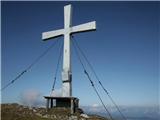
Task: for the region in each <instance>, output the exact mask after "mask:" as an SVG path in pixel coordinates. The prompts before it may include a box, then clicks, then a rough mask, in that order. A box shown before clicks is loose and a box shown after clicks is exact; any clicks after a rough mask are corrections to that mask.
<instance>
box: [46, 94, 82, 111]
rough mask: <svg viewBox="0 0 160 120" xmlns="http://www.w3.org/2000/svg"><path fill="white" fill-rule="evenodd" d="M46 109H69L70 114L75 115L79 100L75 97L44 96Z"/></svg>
mask: <svg viewBox="0 0 160 120" xmlns="http://www.w3.org/2000/svg"><path fill="white" fill-rule="evenodd" d="M44 98H45V99H46V108H47V110H48V109H50V108H70V110H71V114H73V113H75V112H76V110H77V109H78V107H79V99H78V98H76V97H52V96H44Z"/></svg>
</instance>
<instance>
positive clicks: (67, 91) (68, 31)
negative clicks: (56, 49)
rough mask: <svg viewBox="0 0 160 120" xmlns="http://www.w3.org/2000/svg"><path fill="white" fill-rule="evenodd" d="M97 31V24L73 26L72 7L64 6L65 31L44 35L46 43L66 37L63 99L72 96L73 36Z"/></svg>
mask: <svg viewBox="0 0 160 120" xmlns="http://www.w3.org/2000/svg"><path fill="white" fill-rule="evenodd" d="M95 29H96V22H95V21H92V22H88V23H85V24H81V25H77V26H72V6H71V5H66V6H64V29H59V30H54V31H48V32H43V33H42V39H43V40H44V41H46V40H49V39H51V38H55V37H59V36H63V35H64V48H63V69H62V82H63V84H62V97H71V96H72V71H71V41H70V39H71V35H72V34H74V33H79V32H86V31H92V30H95Z"/></svg>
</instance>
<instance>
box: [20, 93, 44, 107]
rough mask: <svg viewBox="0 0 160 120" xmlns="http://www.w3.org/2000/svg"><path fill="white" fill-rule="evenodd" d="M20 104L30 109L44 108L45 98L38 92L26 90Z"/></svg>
mask: <svg viewBox="0 0 160 120" xmlns="http://www.w3.org/2000/svg"><path fill="white" fill-rule="evenodd" d="M20 103H22V104H23V105H27V106H30V107H33V106H34V107H40V106H44V104H45V102H44V98H43V96H42V94H41V93H40V92H39V91H37V90H26V91H24V92H22V93H21V94H20Z"/></svg>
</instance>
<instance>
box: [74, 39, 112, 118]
mask: <svg viewBox="0 0 160 120" xmlns="http://www.w3.org/2000/svg"><path fill="white" fill-rule="evenodd" d="M73 47H74V48H75V51H76V54H77V56H78V60H79V62H80V63H81V65H82V67H83V70H84V73H85V75H86V76H87V78H88V80H89V81H90V83H91V85H92V87H93V89H94V91H95V93H96V95H97V96H98V98H99V100H100V101H101V104H102V105H103V107H104V109H105V111H106V112H107V114H108V115H109V117H110V119H111V120H113V117H112V115H111V113H110V112H109V110H108V109H107V107H106V105H105V104H104V102H103V100H102V98H101V96H100V94H99V92H98V91H97V89H96V87H95V85H94V82H93V81H92V79H91V77H90V76H89V74H88V72H87V71H86V68H85V66H84V64H83V62H82V60H81V57H80V55H79V52H78V50H77V48H76V46H75V44H74V42H73Z"/></svg>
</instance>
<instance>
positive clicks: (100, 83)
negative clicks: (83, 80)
mask: <svg viewBox="0 0 160 120" xmlns="http://www.w3.org/2000/svg"><path fill="white" fill-rule="evenodd" d="M72 38H73V39H74V40H73V43H74V42H75V43H74V44H75V46H76V47H77V48H78V50H79V52H80V53H81V55H82V56H83V58H84V59H85V60H86V62H87V64H88V66H89V67H90V69H91V70H92V72H93V74H94V75H95V77H96V79H97V81H98V83H99V85H100V86H101V88H102V89H103V90H104V92H105V93H106V94H107V96H108V97H109V99H110V100H111V102H112V103H113V104H114V106H115V107H116V109H117V110H118V112H119V113H120V115H121V117H122V118H123V119H124V120H127V118H126V117H125V116H124V114H123V113H122V112H121V110H120V108H119V106H118V105H117V104H116V102H115V101H114V100H113V98H112V96H111V95H110V94H109V92H108V90H107V89H106V88H105V87H104V86H103V84H102V82H101V81H100V79H99V77H98V75H97V74H96V72H95V70H94V68H93V66H92V65H91V63H90V62H89V60H88V59H87V57H86V55H85V54H84V52H83V51H82V49H81V48H80V46H79V44H78V42H77V41H76V39H75V38H74V36H72ZM78 50H76V51H78ZM77 55H79V54H78V53H77ZM78 58H79V59H80V55H79V57H78ZM80 63H81V64H82V66H83V68H84V64H83V63H82V60H80Z"/></svg>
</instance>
